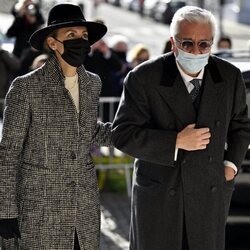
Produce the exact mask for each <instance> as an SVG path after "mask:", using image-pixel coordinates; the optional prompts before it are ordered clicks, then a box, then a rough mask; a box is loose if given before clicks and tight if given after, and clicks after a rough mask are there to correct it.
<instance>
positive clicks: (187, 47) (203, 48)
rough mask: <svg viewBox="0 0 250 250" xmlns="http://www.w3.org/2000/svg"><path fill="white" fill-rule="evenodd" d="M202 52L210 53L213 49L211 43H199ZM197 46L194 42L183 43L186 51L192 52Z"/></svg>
mask: <svg viewBox="0 0 250 250" xmlns="http://www.w3.org/2000/svg"><path fill="white" fill-rule="evenodd" d="M197 45H198V48H199V50H200V51H202V52H204V51H208V50H209V49H210V48H211V43H210V42H209V41H200V42H198V43H197ZM194 46H195V43H194V42H193V41H182V42H181V47H182V48H183V49H184V50H186V51H192V50H193V48H194Z"/></svg>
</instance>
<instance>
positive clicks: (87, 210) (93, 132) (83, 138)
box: [0, 56, 111, 250]
mask: <svg viewBox="0 0 250 250" xmlns="http://www.w3.org/2000/svg"><path fill="white" fill-rule="evenodd" d="M78 75H79V91H80V114H79V119H78V115H77V112H76V109H75V106H74V104H73V100H72V99H71V97H70V94H69V92H68V90H67V89H65V88H64V78H63V74H62V71H61V68H60V66H59V64H58V62H57V60H56V58H55V57H54V56H52V57H51V58H49V59H48V61H47V63H46V64H45V65H44V66H42V67H41V68H40V69H38V70H36V71H35V72H32V73H30V74H28V75H25V76H22V77H19V78H17V79H16V80H15V81H14V82H13V84H12V86H11V89H10V91H9V93H8V95H7V98H6V107H5V117H4V125H3V135H2V141H1V146H0V156H1V158H0V172H1V175H0V218H12V217H18V220H19V226H20V231H21V240H19V249H21V250H24V249H25V250H35V249H37V250H38V249H39V250H57V249H58V250H63V249H65V250H69V249H73V241H74V232H75V229H76V230H77V233H78V237H79V242H80V246H81V249H85V250H97V249H98V244H99V225H100V223H99V219H100V216H99V194H98V188H97V179H96V173H95V168H94V165H93V162H92V159H91V156H90V149H91V145H93V144H97V145H105V146H108V145H110V144H111V132H110V124H108V123H107V124H103V123H99V122H98V123H97V107H98V101H99V92H100V89H101V82H100V79H99V77H98V76H97V75H94V74H92V73H90V72H87V71H85V69H84V67H83V66H82V67H80V68H78Z"/></svg>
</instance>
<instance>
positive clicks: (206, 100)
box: [196, 60, 225, 127]
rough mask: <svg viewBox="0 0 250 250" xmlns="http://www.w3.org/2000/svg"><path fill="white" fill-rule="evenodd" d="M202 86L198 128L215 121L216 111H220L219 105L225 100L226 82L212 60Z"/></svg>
mask: <svg viewBox="0 0 250 250" xmlns="http://www.w3.org/2000/svg"><path fill="white" fill-rule="evenodd" d="M211 73H212V74H211ZM212 75H213V76H212ZM202 84H204V90H203V93H202V97H201V102H200V105H199V111H198V115H197V122H196V126H197V127H203V126H205V125H206V124H209V121H210V122H211V121H213V120H214V117H215V114H216V110H218V109H219V104H220V103H221V101H222V98H223V89H224V88H225V82H224V81H223V80H222V78H221V75H220V73H219V71H218V69H217V68H215V65H214V64H213V61H212V60H210V63H209V64H208V65H207V67H206V69H205V75H204V80H203V83H202Z"/></svg>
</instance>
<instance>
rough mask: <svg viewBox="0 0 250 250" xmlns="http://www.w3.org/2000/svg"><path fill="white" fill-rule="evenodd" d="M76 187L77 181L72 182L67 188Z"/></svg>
mask: <svg viewBox="0 0 250 250" xmlns="http://www.w3.org/2000/svg"><path fill="white" fill-rule="evenodd" d="M75 186H76V182H75V181H71V182H70V183H68V184H67V187H75Z"/></svg>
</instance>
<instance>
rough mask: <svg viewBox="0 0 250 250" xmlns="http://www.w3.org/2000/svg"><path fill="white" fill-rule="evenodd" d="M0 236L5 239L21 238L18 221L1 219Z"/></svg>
mask: <svg viewBox="0 0 250 250" xmlns="http://www.w3.org/2000/svg"><path fill="white" fill-rule="evenodd" d="M0 236H2V237H3V238H4V239H11V238H15V237H18V238H21V235H20V232H19V227H18V221H17V219H16V218H14V219H0Z"/></svg>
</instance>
